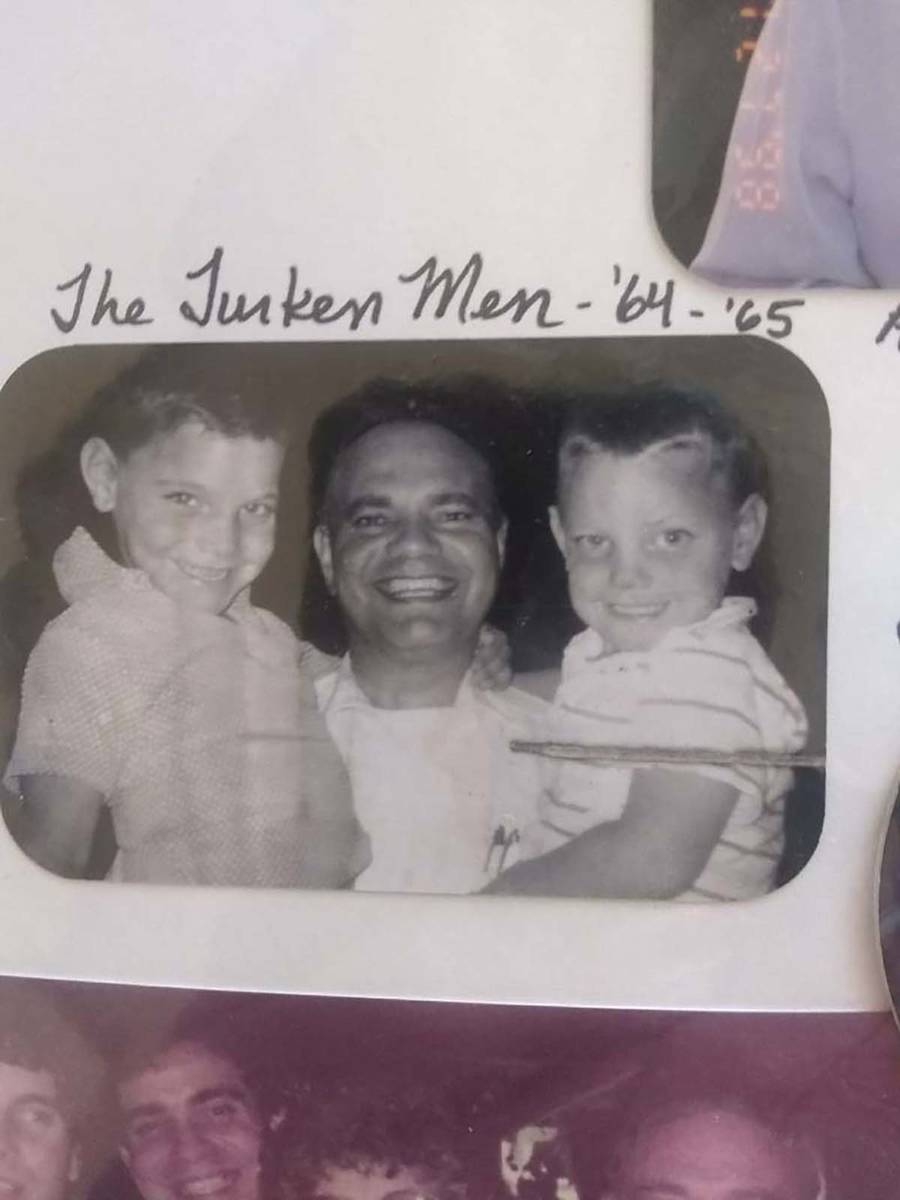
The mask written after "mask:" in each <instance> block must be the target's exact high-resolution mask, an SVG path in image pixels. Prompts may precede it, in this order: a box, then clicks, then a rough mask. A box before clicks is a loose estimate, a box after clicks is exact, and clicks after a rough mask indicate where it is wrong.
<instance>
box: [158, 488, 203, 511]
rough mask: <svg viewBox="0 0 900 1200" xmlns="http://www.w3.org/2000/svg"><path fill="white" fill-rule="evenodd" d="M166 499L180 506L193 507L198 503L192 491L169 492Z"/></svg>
mask: <svg viewBox="0 0 900 1200" xmlns="http://www.w3.org/2000/svg"><path fill="white" fill-rule="evenodd" d="M166 499H167V500H170V501H171V502H172V503H173V504H177V505H178V506H179V507H181V508H194V507H195V506H196V505H197V504H198V503H199V501H198V500H197V497H196V496H195V495H194V494H193V492H169V493H168V494H167V495H166Z"/></svg>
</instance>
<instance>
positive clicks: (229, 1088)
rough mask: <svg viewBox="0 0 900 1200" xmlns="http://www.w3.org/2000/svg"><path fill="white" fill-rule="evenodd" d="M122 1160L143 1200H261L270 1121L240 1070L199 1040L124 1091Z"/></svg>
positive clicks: (132, 1079) (134, 1078)
mask: <svg viewBox="0 0 900 1200" xmlns="http://www.w3.org/2000/svg"><path fill="white" fill-rule="evenodd" d="M119 1106H120V1109H121V1118H122V1142H121V1155H122V1159H123V1161H124V1162H125V1165H126V1166H127V1167H128V1170H129V1171H130V1173H131V1176H132V1179H133V1180H134V1183H135V1185H136V1187H137V1189H138V1191H139V1192H140V1194H141V1196H142V1197H143V1200H258V1198H259V1190H260V1189H259V1179H260V1148H261V1134H262V1122H261V1119H260V1115H259V1112H258V1109H257V1105H256V1102H255V1100H254V1098H253V1097H252V1095H251V1093H250V1091H249V1089H248V1087H247V1084H246V1082H245V1080H244V1077H243V1075H242V1073H241V1071H240V1069H239V1067H238V1066H237V1065H236V1064H235V1063H234V1062H233V1061H232V1060H231V1059H230V1058H228V1057H227V1056H226V1055H225V1054H223V1053H221V1052H219V1051H218V1050H214V1049H212V1048H211V1047H207V1046H206V1045H204V1044H203V1043H202V1042H199V1041H196V1040H187V1041H176V1042H173V1043H171V1044H169V1045H167V1046H166V1047H165V1048H164V1049H163V1050H161V1051H160V1052H159V1053H158V1054H157V1055H156V1056H155V1057H153V1058H152V1059H150V1061H148V1062H145V1064H144V1065H143V1066H140V1067H138V1068H137V1069H135V1070H133V1071H132V1072H130V1073H126V1074H125V1075H124V1076H123V1078H122V1080H121V1082H120V1084H119Z"/></svg>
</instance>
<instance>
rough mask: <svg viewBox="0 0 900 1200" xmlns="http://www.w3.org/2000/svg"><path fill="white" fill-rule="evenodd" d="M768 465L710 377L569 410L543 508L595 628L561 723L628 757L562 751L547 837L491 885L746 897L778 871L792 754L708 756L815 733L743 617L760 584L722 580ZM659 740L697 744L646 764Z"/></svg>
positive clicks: (746, 553)
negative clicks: (776, 759)
mask: <svg viewBox="0 0 900 1200" xmlns="http://www.w3.org/2000/svg"><path fill="white" fill-rule="evenodd" d="M760 474H761V472H760V470H759V469H758V467H757V464H756V461H755V453H754V450H753V448H752V446H751V444H750V442H749V440H748V438H747V437H746V436H745V435H744V433H743V432H742V431H741V430H740V428H739V427H738V426H737V425H736V423H735V422H734V421H733V419H732V418H731V417H730V416H729V415H728V414H727V413H725V412H724V410H723V409H722V408H721V407H720V406H719V405H718V403H717V402H716V401H715V400H713V399H712V398H710V397H707V396H705V395H702V394H694V393H688V392H682V391H678V390H675V389H664V388H647V389H642V390H636V391H635V392H633V393H631V394H629V395H627V396H626V397H625V398H623V399H621V400H620V401H619V402H617V403H614V404H612V405H611V406H606V407H600V406H591V405H584V406H582V407H579V408H577V409H575V410H574V411H573V412H572V413H571V415H570V419H569V421H568V424H567V426H566V428H565V430H564V433H563V436H562V439H561V444H560V449H559V479H558V492H557V504H556V506H555V507H553V508H552V509H551V510H550V521H551V526H552V529H553V535H554V537H555V539H556V542H557V544H558V546H559V548H560V551H561V552H562V554H563V556H564V558H565V561H566V569H567V572H568V576H569V595H570V597H571V601H572V605H573V607H574V608H575V611H576V613H577V614H578V616H579V617H580V618H581V619H582V620H583V621H584V623H585V624H586V625H587V627H588V628H587V629H586V630H585V631H584V632H583V633H581V634H579V635H578V636H577V637H575V638H574V639H573V640H572V642H571V643H570V644H569V646H568V648H567V649H566V652H565V656H564V660H563V667H562V678H561V682H560V684H559V687H558V689H557V691H556V695H555V707H556V710H557V716H558V718H559V719H558V722H557V725H556V728H555V729H554V737H555V739H556V740H558V741H570V742H579V743H584V744H591V743H593V744H599V745H605V746H613V747H623V748H624V753H623V765H622V766H614V767H598V766H596V765H591V764H589V763H566V764H565V765H563V766H561V768H560V770H559V774H558V777H557V778H556V780H555V783H554V786H553V789H552V790H551V791H550V792H548V793H547V795H546V796H545V803H544V809H543V814H542V820H541V822H540V825H539V826H538V827H537V828H535V829H533V830H532V831H531V835H530V837H529V838H528V839H527V845H526V847H525V849H526V850H527V852H529V853H530V854H532V855H536V856H538V857H535V858H534V859H533V860H532V861H529V862H524V863H520V864H518V865H517V866H515V867H513V868H511V870H510V871H509V872H507V873H506V874H505V875H504V876H501V878H500V880H499V882H498V883H497V884H495V885H494V886H493V887H492V889H491V890H493V891H506V892H511V893H512V892H514V893H520V892H531V893H533V894H539V895H540V894H543V895H547V894H551V895H552V894H562V895H572V896H580V895H602V896H615V897H648V898H652V897H656V898H664V897H678V898H679V899H688V898H690V899H739V898H741V899H743V898H749V897H751V896H758V895H761V894H763V893H765V892H766V891H768V890H769V889H770V888H771V886H772V883H773V878H774V872H775V869H776V867H777V864H778V860H779V857H780V853H781V849H782V844H783V828H782V827H783V807H784V797H785V794H786V793H787V791H788V790H789V788H790V785H791V779H792V777H791V772H790V771H789V770H785V769H783V768H777V767H770V766H767V765H763V766H757V765H753V764H751V765H748V764H747V756H745V759H744V761H736V762H734V763H732V764H728V765H722V764H721V763H716V764H714V765H707V764H706V763H704V762H703V761H702V758H703V755H704V752H707V757H709V756H710V752H720V754H721V753H724V754H727V753H729V752H743V751H770V752H779V753H784V752H793V751H799V750H800V749H802V747H803V745H804V742H805V739H806V733H807V725H806V718H805V714H804V712H803V708H802V705H801V704H800V701H799V700H798V699H797V697H796V696H795V695H794V694H793V692H791V690H790V688H789V687H788V686H787V684H786V683H785V681H784V680H783V679H782V678H781V676H780V675H779V673H778V671H777V670H776V669H775V667H774V666H773V664H772V663H771V661H770V660H769V658H768V656H767V655H766V653H765V651H764V650H763V649H762V647H761V646H760V645H759V643H758V642H757V641H756V639H755V638H754V637H753V635H752V634H751V633H750V631H749V630H748V628H747V623H748V621H749V620H750V618H751V617H752V616H753V614H754V612H755V605H754V603H753V602H752V601H751V600H748V599H738V598H727V599H726V598H725V591H726V587H727V585H728V582H729V578H730V576H731V574H732V572H733V571H744V570H746V569H747V568H748V567H749V566H750V563H751V561H752V559H753V556H754V554H755V553H756V550H757V548H758V546H759V543H760V541H761V539H762V536H763V531H764V529H765V523H766V514H767V506H766V502H765V500H764V499H763V496H762V494H761V481H760ZM629 748H633V750H634V754H635V756H636V758H637V759H638V764H639V765H633V766H632V765H629V756H628V749H629ZM654 748H663V749H677V750H682V751H685V752H689V751H692V750H696V751H698V755H697V759H696V760H695V761H691V762H690V763H689V765H685V766H681V765H674V766H673V765H671V764H669V763H665V762H664V763H661V764H660V765H654V764H653V763H652V758H653V751H654ZM644 758H645V759H647V760H649V761H646V762H642V761H641V760H642V759H644Z"/></svg>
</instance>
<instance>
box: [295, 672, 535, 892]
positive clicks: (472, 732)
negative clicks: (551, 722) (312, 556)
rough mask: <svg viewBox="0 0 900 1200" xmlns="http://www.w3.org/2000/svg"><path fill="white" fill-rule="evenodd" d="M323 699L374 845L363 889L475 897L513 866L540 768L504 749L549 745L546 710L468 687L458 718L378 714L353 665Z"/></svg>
mask: <svg viewBox="0 0 900 1200" xmlns="http://www.w3.org/2000/svg"><path fill="white" fill-rule="evenodd" d="M316 690H317V693H318V696H319V703H320V705H321V707H322V711H323V712H324V713H325V719H326V721H327V722H328V728H329V730H330V731H331V734H332V737H333V738H334V740H335V741H336V742H337V744H338V746H339V748H340V751H341V754H342V755H343V756H344V761H345V762H346V764H347V767H348V770H349V772H350V779H351V783H352V786H353V800H354V804H355V807H356V812H357V816H358V817H359V820H360V822H361V824H362V826H363V828H364V829H365V831H366V832H367V833H368V834H369V837H370V838H371V840H372V863H371V866H370V867H369V868H368V869H367V870H366V871H364V872H363V873H362V874H361V875H360V876H359V878H358V879H357V881H356V885H355V886H356V888H357V889H359V890H364V891H372V892H448V893H457V894H458V893H467V892H475V891H479V890H480V889H481V888H483V887H484V886H485V885H486V884H487V883H489V882H490V880H491V879H492V878H493V877H494V876H495V875H497V873H498V872H499V871H500V870H501V869H502V868H503V867H508V866H511V865H512V864H513V863H514V862H515V861H516V859H517V858H518V856H519V842H520V836H521V833H520V831H521V829H522V827H523V826H524V825H525V824H526V823H529V824H530V823H533V822H534V821H535V820H536V819H537V803H538V795H539V792H540V788H541V780H542V772H543V767H542V765H541V763H540V761H539V760H538V759H536V758H535V757H534V756H532V755H523V754H513V753H512V752H511V751H510V750H509V742H510V741H511V740H513V739H515V738H522V739H528V738H535V737H540V736H543V734H544V733H545V729H546V726H545V723H546V718H547V712H548V708H547V705H546V704H544V703H543V702H542V701H540V700H536V699H534V698H533V697H531V696H527V695H526V694H525V693H524V692H521V691H519V690H518V689H517V688H509V689H508V690H507V691H505V692H499V693H498V692H482V691H479V690H478V689H476V688H474V687H472V686H471V684H470V683H469V681H468V679H466V680H464V681H463V684H462V686H461V688H460V691H459V695H458V696H457V700H456V703H455V704H454V706H453V707H452V708H425V709H399V710H398V709H380V708H375V707H374V706H373V705H372V704H371V703H370V702H369V700H368V699H367V698H366V697H365V695H364V694H363V692H362V691H361V689H360V687H359V685H358V684H357V682H356V680H355V679H354V677H353V672H352V670H351V667H350V662H349V659H345V660H344V662H343V663H342V664H341V667H340V669H339V670H338V671H337V672H336V673H335V674H333V675H331V676H328V677H326V678H323V679H320V680H319V681H318V682H317V684H316Z"/></svg>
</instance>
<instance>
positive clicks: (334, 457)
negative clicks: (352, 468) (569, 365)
mask: <svg viewBox="0 0 900 1200" xmlns="http://www.w3.org/2000/svg"><path fill="white" fill-rule="evenodd" d="M515 412H516V408H515V398H514V397H513V395H512V394H511V393H510V392H509V391H508V390H506V389H504V388H503V387H502V386H501V385H500V384H498V383H496V382H494V381H493V380H490V379H486V378H485V377H483V376H460V377H457V378H454V379H452V380H446V381H441V382H430V381H415V382H410V381H408V380H402V379H387V378H379V379H373V380H371V381H369V382H368V383H366V384H364V385H363V386H362V387H361V388H359V389H358V390H357V391H355V392H353V393H351V394H350V395H349V396H345V397H344V398H343V399H341V400H339V401H337V403H336V404H333V405H331V406H330V407H328V408H327V409H325V411H324V412H323V413H321V415H320V416H319V417H318V418H317V420H316V422H315V424H314V425H313V428H312V433H311V434H310V440H309V449H308V455H309V466H310V479H311V484H310V499H311V504H310V511H311V513H312V517H313V522H314V523H315V524H319V523H320V522H321V521H322V520H323V519H324V516H325V513H326V509H327V504H328V496H329V490H330V488H331V485H332V481H333V479H334V474H335V470H336V469H337V468H338V466H339V463H340V459H341V457H342V455H343V454H344V453H345V451H347V450H349V449H350V447H351V446H353V445H354V444H355V443H356V442H358V441H359V439H360V438H362V437H364V436H365V435H366V434H367V433H370V432H371V431H372V430H373V429H377V428H379V427H380V426H382V425H391V424H399V423H415V424H423V425H437V426H439V427H440V428H441V429H445V430H447V431H448V432H449V433H452V434H454V435H455V436H456V437H458V438H459V439H460V441H462V442H465V443H466V445H468V446H469V447H470V448H471V449H472V450H473V451H474V452H475V453H476V454H477V455H478V456H479V458H481V459H482V461H483V462H484V464H485V467H486V469H487V472H488V478H489V481H490V485H491V488H492V490H493V514H492V515H493V518H494V521H495V523H496V524H497V525H499V524H500V521H501V520H502V514H503V512H504V510H505V495H504V493H505V490H506V487H505V482H506V439H507V431H508V430H509V428H510V425H511V423H512V422H513V421H514V419H515Z"/></svg>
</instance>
